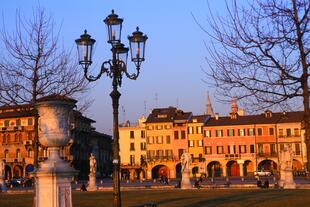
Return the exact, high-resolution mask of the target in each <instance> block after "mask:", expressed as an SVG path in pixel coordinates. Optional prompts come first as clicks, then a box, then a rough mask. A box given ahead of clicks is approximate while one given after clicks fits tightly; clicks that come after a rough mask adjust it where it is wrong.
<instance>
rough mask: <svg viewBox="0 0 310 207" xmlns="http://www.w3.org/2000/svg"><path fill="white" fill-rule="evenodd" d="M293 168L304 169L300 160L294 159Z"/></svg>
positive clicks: (295, 169) (296, 169)
mask: <svg viewBox="0 0 310 207" xmlns="http://www.w3.org/2000/svg"><path fill="white" fill-rule="evenodd" d="M293 170H294V171H301V170H303V169H302V164H301V162H299V161H298V160H295V159H293Z"/></svg>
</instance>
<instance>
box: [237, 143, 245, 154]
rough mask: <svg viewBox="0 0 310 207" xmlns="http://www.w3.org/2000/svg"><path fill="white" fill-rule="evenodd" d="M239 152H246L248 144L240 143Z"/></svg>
mask: <svg viewBox="0 0 310 207" xmlns="http://www.w3.org/2000/svg"><path fill="white" fill-rule="evenodd" d="M239 153H240V154H243V153H246V145H239Z"/></svg>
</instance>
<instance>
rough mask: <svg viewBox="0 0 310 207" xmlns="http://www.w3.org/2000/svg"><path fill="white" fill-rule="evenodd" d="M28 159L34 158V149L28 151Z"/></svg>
mask: <svg viewBox="0 0 310 207" xmlns="http://www.w3.org/2000/svg"><path fill="white" fill-rule="evenodd" d="M28 157H30V158H32V157H33V151H32V149H29V150H28Z"/></svg>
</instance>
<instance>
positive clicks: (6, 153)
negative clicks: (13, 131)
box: [4, 150, 9, 159]
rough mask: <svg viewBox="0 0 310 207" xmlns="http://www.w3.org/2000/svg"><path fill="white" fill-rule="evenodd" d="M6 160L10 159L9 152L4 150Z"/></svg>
mask: <svg viewBox="0 0 310 207" xmlns="http://www.w3.org/2000/svg"><path fill="white" fill-rule="evenodd" d="M4 158H5V159H8V158H9V150H4Z"/></svg>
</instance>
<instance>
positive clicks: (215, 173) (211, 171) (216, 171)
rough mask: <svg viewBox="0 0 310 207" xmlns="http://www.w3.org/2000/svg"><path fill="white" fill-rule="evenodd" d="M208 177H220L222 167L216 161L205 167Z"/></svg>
mask: <svg viewBox="0 0 310 207" xmlns="http://www.w3.org/2000/svg"><path fill="white" fill-rule="evenodd" d="M207 170H208V177H221V175H222V166H221V163H219V162H217V161H212V162H210V163H209V164H208V165H207Z"/></svg>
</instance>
